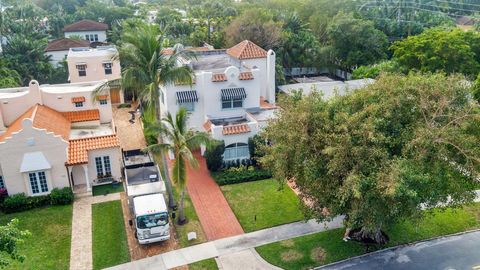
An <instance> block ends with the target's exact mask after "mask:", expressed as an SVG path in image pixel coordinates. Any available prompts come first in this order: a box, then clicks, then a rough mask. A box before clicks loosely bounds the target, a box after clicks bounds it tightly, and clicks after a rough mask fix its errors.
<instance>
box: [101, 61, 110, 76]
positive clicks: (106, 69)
mask: <svg viewBox="0 0 480 270" xmlns="http://www.w3.org/2000/svg"><path fill="white" fill-rule="evenodd" d="M103 70H104V71H105V75H110V74H112V63H103Z"/></svg>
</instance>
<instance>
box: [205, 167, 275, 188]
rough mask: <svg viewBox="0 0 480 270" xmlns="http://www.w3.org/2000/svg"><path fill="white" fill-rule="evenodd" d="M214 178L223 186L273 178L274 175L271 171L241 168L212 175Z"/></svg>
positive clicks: (233, 168)
mask: <svg viewBox="0 0 480 270" xmlns="http://www.w3.org/2000/svg"><path fill="white" fill-rule="evenodd" d="M212 176H213V178H214V179H215V181H216V182H217V184H219V185H220V186H223V185H230V184H237V183H243V182H251V181H257V180H263V179H268V178H272V173H271V172H270V171H269V170H264V169H255V168H254V167H252V166H249V167H246V166H240V167H238V168H235V167H232V168H229V169H228V170H226V171H223V172H218V173H215V174H212Z"/></svg>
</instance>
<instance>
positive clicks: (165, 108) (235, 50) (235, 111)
mask: <svg viewBox="0 0 480 270" xmlns="http://www.w3.org/2000/svg"><path fill="white" fill-rule="evenodd" d="M187 50H191V51H194V52H195V53H196V59H191V60H187V59H179V63H181V64H184V65H189V66H190V67H192V69H193V70H194V73H195V82H194V84H193V85H192V86H190V85H168V86H166V87H161V89H160V91H161V92H160V104H161V111H162V113H164V114H165V113H167V112H170V113H172V114H173V115H175V114H176V112H177V111H178V109H179V108H180V107H184V108H186V109H187V110H188V111H189V112H190V117H189V120H188V125H189V127H190V128H192V129H195V130H198V131H206V132H208V133H210V134H211V135H212V137H213V138H214V139H217V140H223V141H224V142H225V146H226V150H225V153H224V160H237V159H246V158H249V157H250V153H249V150H248V145H247V144H248V138H249V137H252V136H254V135H255V134H257V133H258V131H259V130H260V129H261V128H262V127H264V126H265V125H266V122H267V120H268V119H270V118H271V117H273V115H274V111H275V108H276V106H275V53H274V52H273V51H272V50H270V51H268V52H267V51H265V50H263V49H262V48H260V47H259V46H257V45H255V44H254V43H253V42H251V41H247V40H245V41H243V42H241V43H239V44H237V45H235V46H233V47H232V48H230V49H227V50H215V49H212V48H211V47H200V48H189V49H187ZM165 53H166V54H170V53H172V49H167V50H166V51H165Z"/></svg>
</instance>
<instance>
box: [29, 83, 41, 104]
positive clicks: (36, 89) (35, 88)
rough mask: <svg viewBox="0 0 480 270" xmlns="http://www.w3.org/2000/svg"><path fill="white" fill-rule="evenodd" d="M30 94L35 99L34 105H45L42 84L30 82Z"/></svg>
mask: <svg viewBox="0 0 480 270" xmlns="http://www.w3.org/2000/svg"><path fill="white" fill-rule="evenodd" d="M28 92H29V94H30V95H32V97H33V98H34V101H33V104H40V105H43V98H42V91H41V90H40V84H38V81H36V80H31V81H30V83H29V84H28Z"/></svg>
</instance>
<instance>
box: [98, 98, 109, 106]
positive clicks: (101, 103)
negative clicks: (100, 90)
mask: <svg viewBox="0 0 480 270" xmlns="http://www.w3.org/2000/svg"><path fill="white" fill-rule="evenodd" d="M107 104H108V100H106V99H101V100H100V105H107Z"/></svg>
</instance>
